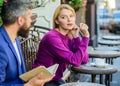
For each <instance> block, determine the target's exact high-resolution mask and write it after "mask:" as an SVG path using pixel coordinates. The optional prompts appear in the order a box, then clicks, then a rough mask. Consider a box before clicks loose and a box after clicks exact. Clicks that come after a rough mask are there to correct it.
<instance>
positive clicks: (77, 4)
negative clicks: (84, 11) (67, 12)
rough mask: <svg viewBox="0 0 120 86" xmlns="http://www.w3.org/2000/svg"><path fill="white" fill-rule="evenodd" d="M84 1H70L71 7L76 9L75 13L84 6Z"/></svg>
mask: <svg viewBox="0 0 120 86" xmlns="http://www.w3.org/2000/svg"><path fill="white" fill-rule="evenodd" d="M82 4H83V1H82V0H69V5H70V6H71V7H72V8H74V10H75V11H78V10H79V9H80V7H81V6H82Z"/></svg>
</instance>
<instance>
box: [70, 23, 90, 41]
mask: <svg viewBox="0 0 120 86" xmlns="http://www.w3.org/2000/svg"><path fill="white" fill-rule="evenodd" d="M80 35H82V37H89V31H88V26H87V25H86V24H84V23H80V25H79V26H77V25H75V26H74V27H73V29H72V30H71V31H70V32H69V33H68V37H69V38H71V39H72V38H76V37H79V36H80Z"/></svg>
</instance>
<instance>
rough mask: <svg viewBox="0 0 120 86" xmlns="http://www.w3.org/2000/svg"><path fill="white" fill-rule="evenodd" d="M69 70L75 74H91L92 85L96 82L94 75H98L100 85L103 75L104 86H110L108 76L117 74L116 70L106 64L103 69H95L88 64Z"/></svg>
mask: <svg viewBox="0 0 120 86" xmlns="http://www.w3.org/2000/svg"><path fill="white" fill-rule="evenodd" d="M71 70H72V71H74V72H76V73H84V74H91V77H92V82H93V83H95V82H96V75H100V84H103V75H105V77H106V78H105V79H106V80H105V84H106V86H110V75H111V74H113V73H116V72H117V68H116V67H114V66H113V65H109V64H106V65H105V67H96V66H92V65H90V64H89V63H88V64H84V65H81V66H79V67H72V68H71ZM81 86H82V85H81ZM83 86H84V85H83Z"/></svg>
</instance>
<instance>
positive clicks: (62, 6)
mask: <svg viewBox="0 0 120 86" xmlns="http://www.w3.org/2000/svg"><path fill="white" fill-rule="evenodd" d="M63 9H68V10H71V11H72V12H73V14H74V15H75V16H76V13H75V11H74V9H73V8H72V7H71V6H69V5H68V4H61V5H59V6H58V7H57V9H56V10H55V12H54V16H53V29H55V28H58V27H59V26H58V24H56V22H55V20H56V19H58V16H59V14H60V12H61V10H63Z"/></svg>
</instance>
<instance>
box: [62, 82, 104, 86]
mask: <svg viewBox="0 0 120 86" xmlns="http://www.w3.org/2000/svg"><path fill="white" fill-rule="evenodd" d="M60 86H105V85H102V84H97V83H89V82H72V83H65V84H63V85H60Z"/></svg>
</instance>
